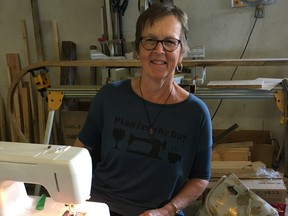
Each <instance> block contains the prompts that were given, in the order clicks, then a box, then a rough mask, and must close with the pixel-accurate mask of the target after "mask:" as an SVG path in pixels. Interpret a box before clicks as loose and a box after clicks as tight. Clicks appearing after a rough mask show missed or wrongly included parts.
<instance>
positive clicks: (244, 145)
mask: <svg viewBox="0 0 288 216" xmlns="http://www.w3.org/2000/svg"><path fill="white" fill-rule="evenodd" d="M252 147H253V142H252V141H247V142H233V143H219V144H217V145H215V147H214V149H222V148H252Z"/></svg>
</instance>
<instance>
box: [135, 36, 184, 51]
mask: <svg viewBox="0 0 288 216" xmlns="http://www.w3.org/2000/svg"><path fill="white" fill-rule="evenodd" d="M140 41H141V44H142V46H143V47H144V49H146V50H153V49H155V48H156V47H157V45H158V43H161V44H162V46H163V49H164V50H165V51H167V52H173V51H174V50H176V49H177V48H178V46H179V44H180V43H181V40H179V39H176V38H166V39H164V40H157V39H156V38H153V37H149V36H144V37H141V38H140Z"/></svg>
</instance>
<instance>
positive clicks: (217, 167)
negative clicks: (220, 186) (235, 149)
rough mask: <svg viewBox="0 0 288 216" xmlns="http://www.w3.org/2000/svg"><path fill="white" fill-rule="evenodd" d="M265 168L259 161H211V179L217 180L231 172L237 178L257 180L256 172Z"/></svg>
mask: <svg viewBox="0 0 288 216" xmlns="http://www.w3.org/2000/svg"><path fill="white" fill-rule="evenodd" d="M265 167H266V165H265V164H264V163H262V162H260V161H257V162H251V161H212V162H211V177H212V178H219V177H222V176H223V175H226V174H228V173H230V172H233V173H235V174H236V175H237V176H238V177H239V178H259V175H257V170H259V168H265ZM260 178H261V177H260Z"/></svg>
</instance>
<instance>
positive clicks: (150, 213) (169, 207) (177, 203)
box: [140, 179, 209, 216]
mask: <svg viewBox="0 0 288 216" xmlns="http://www.w3.org/2000/svg"><path fill="white" fill-rule="evenodd" d="M208 184H209V181H207V180H204V179H190V180H188V181H187V182H186V183H185V185H184V186H183V188H182V189H181V191H180V192H179V193H178V194H177V195H176V196H175V197H173V199H171V200H170V201H169V202H168V203H167V204H166V205H165V206H163V207H162V208H159V209H153V210H147V211H145V212H143V214H141V215H140V216H156V215H158V216H160V215H165V216H169V215H171V216H172V215H175V214H176V212H177V211H178V210H183V209H185V208H186V207H188V206H189V205H191V204H192V203H193V202H194V201H195V200H197V199H198V198H199V197H200V196H201V194H202V193H203V192H204V190H205V188H206V187H207V185H208Z"/></svg>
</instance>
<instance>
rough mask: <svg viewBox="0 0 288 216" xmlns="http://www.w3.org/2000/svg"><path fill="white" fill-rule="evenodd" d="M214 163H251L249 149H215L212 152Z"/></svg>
mask: <svg viewBox="0 0 288 216" xmlns="http://www.w3.org/2000/svg"><path fill="white" fill-rule="evenodd" d="M212 160H213V161H251V151H250V149H249V148H234V149H233V148H229V149H214V150H213V151H212Z"/></svg>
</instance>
